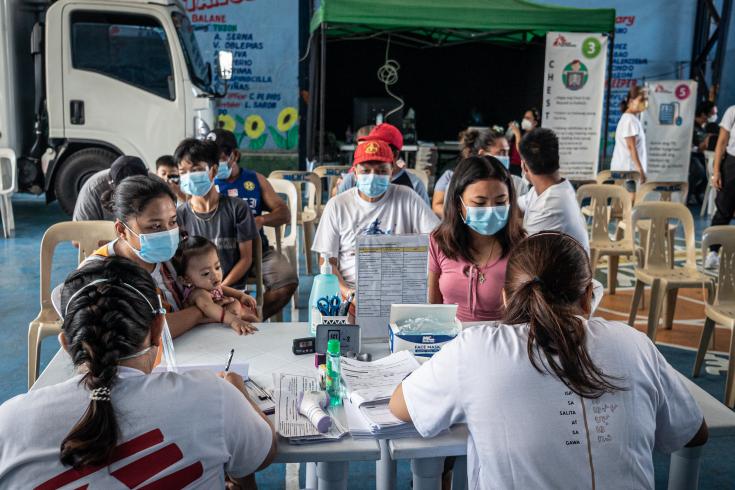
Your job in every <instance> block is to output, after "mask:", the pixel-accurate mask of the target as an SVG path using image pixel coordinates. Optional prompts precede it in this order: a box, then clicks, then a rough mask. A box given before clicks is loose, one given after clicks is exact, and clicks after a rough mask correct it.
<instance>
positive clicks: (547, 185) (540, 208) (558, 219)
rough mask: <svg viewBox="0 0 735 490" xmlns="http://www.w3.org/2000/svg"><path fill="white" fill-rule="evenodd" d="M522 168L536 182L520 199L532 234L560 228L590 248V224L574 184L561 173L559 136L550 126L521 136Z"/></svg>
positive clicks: (527, 177) (526, 224) (519, 203)
mask: <svg viewBox="0 0 735 490" xmlns="http://www.w3.org/2000/svg"><path fill="white" fill-rule="evenodd" d="M520 152H521V169H522V170H523V173H524V174H525V177H526V179H528V181H529V182H530V183H531V184H532V185H533V188H532V189H531V190H530V191H528V193H527V194H525V195H523V196H521V197H520V198H519V199H518V205H519V206H520V208H521V210H522V211H523V213H524V214H523V227H524V228H525V229H526V231H527V232H528V234H529V235H533V234H535V233H538V232H540V231H560V232H562V233H566V234H567V235H570V236H572V237H574V238H575V239H576V240H577V241H578V242H579V243H581V244H582V246H583V247H584V249H585V250H587V252H589V249H590V244H589V238H588V236H587V226H586V225H585V222H584V217H583V216H582V212H581V211H580V209H579V205H578V204H577V195H576V192H575V191H574V187H572V184H571V183H570V182H569V181H568V180H566V179H564V178H562V177H561V174H560V173H559V139H558V138H557V137H556V134H554V132H553V131H552V130H550V129H546V128H536V129H534V130H532V131H529V132H528V133H526V135H525V136H524V137H523V139H522V140H521V144H520Z"/></svg>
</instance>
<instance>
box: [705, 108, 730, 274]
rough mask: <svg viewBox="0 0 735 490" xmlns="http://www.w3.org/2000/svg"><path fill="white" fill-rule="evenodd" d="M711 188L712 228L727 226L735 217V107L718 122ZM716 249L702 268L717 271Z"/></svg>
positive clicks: (714, 248) (718, 264)
mask: <svg viewBox="0 0 735 490" xmlns="http://www.w3.org/2000/svg"><path fill="white" fill-rule="evenodd" d="M712 187H714V188H715V190H717V197H716V198H715V206H716V211H715V215H714V216H713V217H712V226H717V225H729V224H730V221H732V219H733V216H734V215H735V105H733V106H730V107H728V109H727V110H726V111H725V115H724V116H722V122H720V134H719V136H718V137H717V146H716V147H715V164H714V169H713V171H712ZM717 251H718V248H717V247H712V249H711V250H710V252H709V254H708V255H707V258H706V260H705V261H704V267H705V268H706V269H718V268H719V267H720V257H719V255H718V253H717Z"/></svg>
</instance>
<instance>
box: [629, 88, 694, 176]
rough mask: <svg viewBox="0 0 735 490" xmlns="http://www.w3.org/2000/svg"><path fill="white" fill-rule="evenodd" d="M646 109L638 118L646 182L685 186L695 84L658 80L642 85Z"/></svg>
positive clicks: (692, 128) (689, 152) (692, 127)
mask: <svg viewBox="0 0 735 490" xmlns="http://www.w3.org/2000/svg"><path fill="white" fill-rule="evenodd" d="M646 87H647V88H648V108H647V109H646V110H645V112H643V114H642V115H641V121H642V122H643V130H644V131H645V133H646V154H647V156H648V169H647V174H648V175H647V176H646V177H647V180H648V181H650V182H653V181H657V182H686V181H687V180H688V178H689V160H690V157H691V151H692V132H693V131H694V111H695V109H696V94H697V82H695V81H693V80H661V81H655V82H650V83H647V84H646Z"/></svg>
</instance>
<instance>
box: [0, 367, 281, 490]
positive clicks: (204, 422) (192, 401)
mask: <svg viewBox="0 0 735 490" xmlns="http://www.w3.org/2000/svg"><path fill="white" fill-rule="evenodd" d="M80 378H81V377H80V376H75V377H73V378H71V379H69V380H68V381H65V382H64V383H60V384H57V385H53V386H49V387H46V388H41V389H39V390H35V391H31V392H29V393H27V394H24V395H19V396H17V397H15V398H13V399H11V400H9V401H7V402H5V403H4V404H3V405H2V406H0V434H2V437H0V487H2V488H37V487H39V486H41V488H44V489H48V490H50V489H55V488H64V489H66V488H69V489H76V488H87V487H85V485H89V487H88V488H90V489H95V488H104V489H106V490H117V489H121V490H122V489H128V488H139V487H140V486H143V485H145V484H150V483H157V484H158V485H159V486H158V487H156V488H187V489H195V488H196V489H199V488H201V489H210V488H224V472H225V471H226V472H227V473H228V474H229V475H230V476H233V477H236V478H241V477H243V476H246V475H249V474H251V473H253V472H254V471H255V470H256V469H257V468H258V467H259V466H260V465H261V464H262V463H263V461H264V460H265V458H266V456H267V455H268V452H269V451H270V447H271V442H272V432H271V429H270V427H269V426H268V424H267V423H266V422H265V420H263V419H262V418H261V417H260V415H258V414H257V413H256V412H255V410H254V409H253V408H252V406H251V405H250V403H249V402H248V401H247V400H246V399H245V397H244V395H243V394H242V393H241V392H240V391H238V390H237V388H235V387H234V386H232V385H231V384H229V383H227V382H226V381H224V380H222V379H219V378H217V377H216V376H215V375H214V373H210V372H205V371H191V372H187V373H185V374H182V375H179V374H176V373H161V374H151V375H145V374H144V373H143V372H141V371H138V370H136V369H132V368H127V367H120V368H119V379H118V380H117V382H116V383H115V385H113V388H112V394H111V396H110V397H111V399H112V404H113V407H114V410H115V414H116V416H117V422H118V426H119V428H120V433H121V435H120V437H119V439H118V445H117V450H116V453H113V460H114V462H113V463H112V464H110V465H109V467H108V466H105V467H102V468H98V469H94V468H93V469H92V470H87V471H83V472H82V473H81V474H79V473H77V472H75V471H74V470H73V469H71V468H70V467H68V466H64V465H62V464H61V462H60V461H59V448H60V446H61V442H62V441H63V440H64V438H65V437H66V435H67V434H68V433H69V431H70V430H71V428H72V427H73V426H74V424H76V422H77V421H78V420H79V419H80V417H81V416H82V414H83V413H84V411H85V410H86V409H87V406H88V404H89V391H87V390H86V389H85V388H84V387H83V386H80V385H79V380H80Z"/></svg>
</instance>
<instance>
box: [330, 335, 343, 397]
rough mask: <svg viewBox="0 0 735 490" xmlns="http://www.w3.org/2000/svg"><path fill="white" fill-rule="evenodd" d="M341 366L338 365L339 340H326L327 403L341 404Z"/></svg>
mask: <svg viewBox="0 0 735 490" xmlns="http://www.w3.org/2000/svg"><path fill="white" fill-rule="evenodd" d="M341 375H342V368H341V367H340V354H339V340H337V339H332V340H330V341H329V342H327V394H328V395H329V405H330V406H333V407H334V406H336V405H342V381H341V379H340V376H341Z"/></svg>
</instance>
